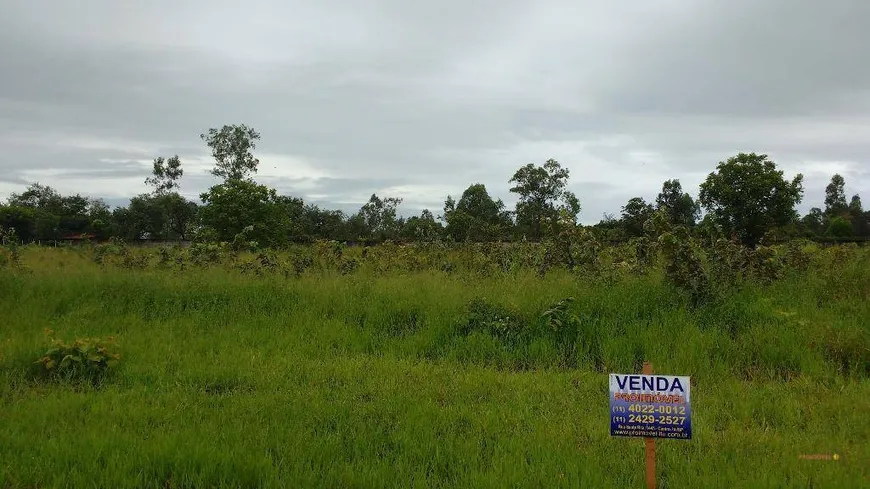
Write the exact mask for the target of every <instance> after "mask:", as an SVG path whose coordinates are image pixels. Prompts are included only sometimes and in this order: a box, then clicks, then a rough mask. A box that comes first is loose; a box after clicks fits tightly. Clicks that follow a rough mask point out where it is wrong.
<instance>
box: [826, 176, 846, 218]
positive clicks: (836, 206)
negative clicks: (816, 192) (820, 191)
mask: <svg viewBox="0 0 870 489" xmlns="http://www.w3.org/2000/svg"><path fill="white" fill-rule="evenodd" d="M845 187H846V181H845V180H844V179H843V177H842V176H840V174H839V173H838V174H835V175H834V176H833V177H831V183H829V184H828V186H827V187H825V214H826V215H827V216H828V217H833V216H842V215H843V214H844V213H845V212H846V211H847V209H848V208H847V206H846V189H845Z"/></svg>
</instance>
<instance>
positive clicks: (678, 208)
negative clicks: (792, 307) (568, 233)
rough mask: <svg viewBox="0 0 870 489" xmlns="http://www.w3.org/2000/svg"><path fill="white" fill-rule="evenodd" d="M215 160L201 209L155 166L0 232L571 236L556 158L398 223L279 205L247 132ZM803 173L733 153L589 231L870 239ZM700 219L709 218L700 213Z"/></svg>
mask: <svg viewBox="0 0 870 489" xmlns="http://www.w3.org/2000/svg"><path fill="white" fill-rule="evenodd" d="M200 137H201V138H202V140H203V141H204V142H205V144H206V145H207V146H208V148H209V149H210V150H211V154H212V157H213V158H214V160H215V166H214V168H213V169H212V171H211V173H212V174H213V175H214V176H216V177H219V178H220V179H221V182H220V183H218V184H216V185H214V186H212V187H211V188H209V189H208V190H207V191H206V192H203V193H202V194H201V195H200V203H197V202H194V201H191V200H188V199H186V198H184V197H183V196H182V195H181V194H179V192H178V190H179V186H180V180H181V178H182V177H183V175H184V170H183V168H182V162H181V160H180V159H179V157H178V156H177V155H176V156H172V157H169V158H164V157H158V158H156V159H155V160H154V161H153V168H152V172H151V175H150V176H149V177H147V178H146V179H145V183H146V184H147V185H149V187H150V188H151V190H150V191H149V192H148V193H143V194H140V195H137V196H136V197H133V198H132V199H131V200H130V203H129V205H127V206H121V207H116V208H114V209H110V207H109V206H108V205H107V204H106V203H105V202H104V201H103V200H102V199H94V198H90V197H83V196H81V195H79V194H75V195H67V196H64V195H61V194H59V193H58V192H57V191H56V190H54V189H52V188H51V187H48V186H45V185H41V184H39V183H33V184H31V185H30V186H29V187H27V189H26V190H25V191H24V192H21V193H14V194H12V196H11V197H10V198H9V199H8V201H7V202H6V204H5V205H0V226H2V227H5V228H7V229H14V230H15V232H16V234H17V235H18V237H19V239H21V240H22V241H24V242H37V241H55V240H62V239H69V238H70V237H75V236H79V237H80V236H82V235H86V236H88V237H93V238H95V239H107V238H111V237H118V238H122V239H125V240H129V241H135V240H142V239H154V240H170V241H174V240H196V241H203V242H212V241H232V240H233V239H235V238H236V237H237V236H240V235H241V236H243V237H244V238H245V239H247V240H252V241H257V242H258V243H260V244H261V245H264V246H273V247H280V246H282V245H285V244H287V243H289V242H306V241H311V240H316V239H330V240H339V241H372V242H378V241H385V240H401V241H433V240H448V241H455V242H466V241H473V242H487V241H511V240H523V239H526V240H541V239H545V238H547V237H549V236H555V235H557V234H558V233H559V232H560V230H561V229H563V228H565V227H576V226H578V223H577V217H578V215H579V213H580V210H581V205H580V199H579V198H578V197H577V196H576V195H574V194H573V193H572V192H571V191H569V190H567V187H568V179H569V174H570V172H569V170H568V169H567V168H564V167H562V165H561V164H560V163H559V162H558V161H556V160H553V159H550V160H547V161H546V162H545V163H543V164H542V165H536V164H533V163H529V164H527V165H525V166H523V167H520V168H519V169H517V170H516V172H515V173H514V174H513V176H512V177H511V178H510V179H509V180H508V183H510V184H511V185H512V187H511V188H510V191H511V192H512V193H515V194H516V195H517V197H518V200H517V204H516V206H515V208H514V209H512V210H511V209H508V208H507V207H506V206H505V204H504V202H502V201H501V200H500V199H494V198H493V197H492V196H491V195H490V194H489V192H488V191H487V189H486V186H485V185H483V184H482V183H474V184H472V185H470V186H469V187H468V188H467V189H465V191H464V192H463V193H462V194H461V195H460V196H458V199H455V198H454V197H453V196H450V195H448V196H447V199H446V201H445V202H444V207H443V209H442V210H441V213H440V214H439V215H438V216H437V217H436V215H435V214H434V213H433V212H432V211H430V210H428V209H425V210H423V211H422V212H421V213H420V215H415V216H411V217H408V218H405V217H401V216H399V215H398V213H397V207H398V206H399V205H400V204H401V203H402V199H400V198H395V197H380V196H378V195H376V194H372V196H371V197H370V199H369V200H368V202H366V203H365V204H364V205H363V206H362V207H361V208H360V209H359V211H358V212H356V213H353V214H346V213H344V212H342V211H338V210H330V209H324V208H321V207H319V206H317V205H314V204H310V203H305V202H304V201H303V200H302V199H300V198H297V197H292V196H287V195H280V194H278V192H277V191H276V190H275V189H273V188H270V187H267V186H265V185H262V184H259V183H257V182H256V181H255V180H254V178H253V177H254V175H255V174H256V173H257V167H258V165H259V160H258V159H257V158H256V157H255V156H254V150H255V149H256V146H257V142H258V141H259V140H260V134H259V133H258V132H257V131H255V130H254V129H253V128H251V127H248V126H246V125H244V124H242V125H225V126H223V127H221V128H212V129H209V131H208V132H207V133H205V134H202V135H201V136H200ZM803 196H804V189H803V175H800V174H798V175H796V176H795V177H794V178H792V179H791V180H788V179H786V178H785V176H784V175H783V172H782V171H781V170H778V169H777V167H776V164H775V163H774V162H773V161H772V160H770V158H768V156H767V155H764V154H756V153H740V154H738V155H736V156H733V157H731V158H728V159H727V160H725V161H722V162H720V163H719V164H718V165H717V167H716V169H715V170H714V171H713V172H711V173H710V174H709V175H708V176H707V178H706V180H705V181H704V182H703V183H702V184H701V186H700V189H699V193H698V197H697V199H696V198H693V197H692V196H691V195H690V194H689V193H688V192H686V191H684V190H683V188H682V186H681V184H680V181H679V180H677V179H673V180H667V181H665V182H664V183H663V184H662V188H661V191H660V193H659V194H658V196H657V197H656V199H655V201H654V202H647V201H645V200H644V199H643V198H641V197H634V198H632V199H629V200H628V202H626V203H625V205H623V206H622V208H621V210H620V214H619V215H618V216H615V215H612V214H605V216H604V219H602V220H601V222H599V223H598V224H596V225H594V226H590V227H591V228H592V229H593V230H595V231H597V232H598V233H599V234H600V235H601V237H602V238H603V239H609V240H613V241H619V240H625V239H630V238H632V237H638V236H643V235H644V234H645V233H646V232H647V224H648V223H649V222H650V220H651V218H652V216H653V215H655V214H657V213H659V214H661V215H662V216H664V217H666V218H667V219H668V220H669V221H670V222H671V223H672V224H673V225H678V226H684V227H686V228H688V229H690V230H704V229H712V230H716V231H717V232H719V233H721V234H723V235H724V236H727V237H730V238H733V239H735V240H738V241H740V242H742V243H743V244H746V245H749V246H754V245H755V244H757V243H758V242H759V241H760V240H761V239H762V238H763V237H765V236H766V235H770V234H773V235H775V236H777V237H778V238H780V239H789V238H797V237H806V238H813V237H823V236H829V237H833V238H847V237H859V238H866V237H870V211H865V210H864V209H863V206H862V204H861V198H860V196H859V195H853V196H852V197H851V199H848V200H847V196H846V193H845V181H844V179H843V177H842V176H841V175H833V177H832V178H831V182H830V183H829V184H828V186H827V188H826V190H825V199H824V205H825V207H824V209H821V208H818V207H814V208H812V209H811V210H810V212H809V213H808V214H807V215H805V216H799V215H798V212H797V211H796V206H797V204H799V203H800V202H801V201H802V199H803ZM702 210H703V211H704V212H703V214H702Z"/></svg>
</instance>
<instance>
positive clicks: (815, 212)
mask: <svg viewBox="0 0 870 489" xmlns="http://www.w3.org/2000/svg"><path fill="white" fill-rule="evenodd" d="M801 225H802V226H803V227H804V229H806V230H807V231H809V232H810V233H812V234H813V235H815V236H821V235H822V234H824V232H825V214H824V213H823V212H822V210H821V209H819V208H818V207H813V208H812V209H810V212H809V213H808V214H807V215H805V216H804V217H803V218H802V219H801Z"/></svg>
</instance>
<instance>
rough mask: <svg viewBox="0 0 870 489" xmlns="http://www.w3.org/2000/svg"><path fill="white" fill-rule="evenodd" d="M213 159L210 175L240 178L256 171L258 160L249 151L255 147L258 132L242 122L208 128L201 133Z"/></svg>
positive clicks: (258, 135) (225, 178)
mask: <svg viewBox="0 0 870 489" xmlns="http://www.w3.org/2000/svg"><path fill="white" fill-rule="evenodd" d="M200 138H202V139H203V140H204V141H205V142H206V144H207V145H208V147H209V148H211V155H212V156H213V157H214V159H215V162H216V164H215V167H214V169H212V171H211V173H212V175H215V176H217V177H221V178H223V179H224V180H242V179H244V178H247V177H248V176H249V175H250V174H251V173H257V165H259V164H260V160H258V159H257V158H254V155H253V154H252V153H251V152H252V151H253V150H254V149H256V148H257V145H256V141H257V140H259V139H260V134H259V133H258V132H257V131H255V130H254V129H253V128H251V127H248V126H246V125H244V124H241V125H225V126H223V127H222V128H220V129H215V128H212V129H209V130H208V134H201V135H200Z"/></svg>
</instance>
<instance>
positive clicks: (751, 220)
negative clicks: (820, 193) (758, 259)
mask: <svg viewBox="0 0 870 489" xmlns="http://www.w3.org/2000/svg"><path fill="white" fill-rule="evenodd" d="M802 198H803V175H801V174H798V175H797V176H796V177H795V178H794V179H793V180H792V181H791V182H788V181H786V180H785V178H783V172H782V171H780V170H777V169H776V164H775V163H774V162H773V161H771V160H769V159H768V157H767V155H764V154H755V153H739V154H738V155H737V156H733V157H731V158H728V160H727V161H724V162H720V163H719V165H718V166H717V171H715V172H713V173H710V174H709V175H708V176H707V180H706V181H704V183H702V184H701V194H700V200H701V203H702V204H703V205H704V207H705V208H706V209H707V210H708V211H709V212H710V213H711V214H712V215H713V219H714V220H715V222H716V224H718V225H719V226H720V227H721V228H722V230H723V231H724V232H725V233H727V234H729V235H734V236H736V237H738V238H739V239H740V240H741V241H742V242H743V243H744V244H745V245H748V246H755V244H757V243H758V241H759V240H760V239H761V238H762V237H763V236H764V233H765V232H766V231H768V230H769V229H771V228H773V227H775V226H783V225H786V224H789V223H791V222H793V221H794V220H795V219H796V218H797V213H796V212H795V205H797V204H798V203H800V201H801V199H802Z"/></svg>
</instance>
